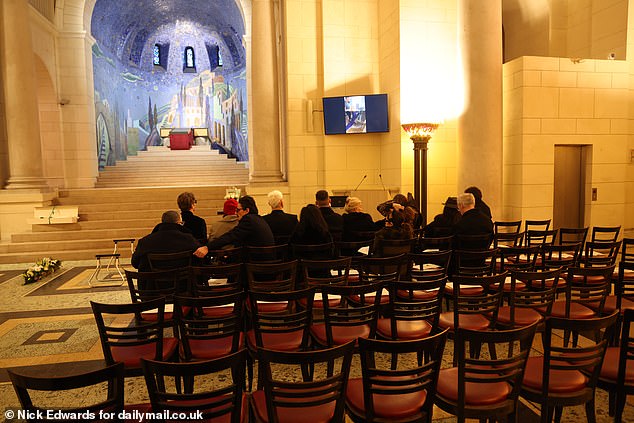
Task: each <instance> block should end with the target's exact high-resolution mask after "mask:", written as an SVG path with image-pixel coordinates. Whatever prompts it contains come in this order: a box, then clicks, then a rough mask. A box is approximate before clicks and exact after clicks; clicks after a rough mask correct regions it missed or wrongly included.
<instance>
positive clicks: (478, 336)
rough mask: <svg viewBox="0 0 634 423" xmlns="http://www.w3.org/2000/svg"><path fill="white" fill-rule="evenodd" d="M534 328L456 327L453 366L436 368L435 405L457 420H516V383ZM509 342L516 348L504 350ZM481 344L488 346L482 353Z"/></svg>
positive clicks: (517, 386)
mask: <svg viewBox="0 0 634 423" xmlns="http://www.w3.org/2000/svg"><path fill="white" fill-rule="evenodd" d="M535 327H536V325H534V324H533V325H531V326H527V327H523V328H518V329H510V330H503V331H484V332H483V331H478V330H467V329H458V330H457V331H456V340H455V343H454V349H455V352H454V354H455V357H454V362H457V366H454V367H451V368H448V369H443V370H441V371H440V375H439V378H438V387H437V389H436V400H435V403H436V405H437V406H438V407H439V408H441V409H442V410H444V411H446V412H448V413H451V414H453V415H455V416H457V418H458V419H457V420H458V421H459V422H464V421H465V419H466V418H469V419H480V420H481V421H482V420H485V419H490V420H491V421H509V422H514V421H516V413H517V408H518V399H519V393H520V382H521V380H522V377H523V375H524V369H525V366H526V360H527V358H528V354H529V352H530V350H531V345H532V343H533V337H534V336H535ZM509 342H512V343H517V344H519V348H515V349H513V350H508V348H507V344H508V343H509ZM484 344H487V345H488V351H487V353H486V354H485V351H484V350H483V349H482V346H483V345H484ZM498 350H499V351H498ZM502 351H508V353H503V352H502ZM498 357H499V358H498Z"/></svg>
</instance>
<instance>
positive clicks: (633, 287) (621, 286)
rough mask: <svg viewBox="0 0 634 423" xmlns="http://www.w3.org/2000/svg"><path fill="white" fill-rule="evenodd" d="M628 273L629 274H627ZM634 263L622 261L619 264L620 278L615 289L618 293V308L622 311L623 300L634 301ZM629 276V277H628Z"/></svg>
mask: <svg viewBox="0 0 634 423" xmlns="http://www.w3.org/2000/svg"><path fill="white" fill-rule="evenodd" d="M626 272H627V273H626ZM632 274H634V262H629V261H622V262H620V263H619V276H618V279H617V281H616V285H615V287H614V291H615V293H616V308H618V309H621V304H622V302H623V299H627V300H629V301H634V278H632V277H631V275H632ZM626 275H628V276H629V277H626Z"/></svg>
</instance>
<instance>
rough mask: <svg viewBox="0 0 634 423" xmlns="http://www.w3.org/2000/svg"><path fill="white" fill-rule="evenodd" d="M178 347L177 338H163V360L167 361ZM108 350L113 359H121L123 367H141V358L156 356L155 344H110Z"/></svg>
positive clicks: (153, 357)
mask: <svg viewBox="0 0 634 423" xmlns="http://www.w3.org/2000/svg"><path fill="white" fill-rule="evenodd" d="M176 348H178V340H177V339H176V338H163V357H162V358H163V361H167V360H168V359H169V358H170V357H171V356H172V355H174V353H175V352H176ZM110 351H111V353H112V358H113V359H114V361H122V362H123V364H124V366H125V367H128V368H139V367H141V359H142V358H147V359H150V360H154V359H155V358H156V344H155V343H151V344H143V345H135V346H128V347H124V346H116V345H111V346H110Z"/></svg>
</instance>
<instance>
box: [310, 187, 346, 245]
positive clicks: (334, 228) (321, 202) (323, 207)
mask: <svg viewBox="0 0 634 423" xmlns="http://www.w3.org/2000/svg"><path fill="white" fill-rule="evenodd" d="M315 205H317V207H319V211H321V214H322V216H324V220H325V221H326V223H327V224H328V230H329V231H330V234H331V235H332V238H333V239H334V240H335V241H340V240H341V236H342V234H343V217H342V216H341V215H340V214H339V213H337V212H335V211H334V210H333V209H332V207H330V195H328V191H326V190H324V189H322V190H319V191H317V193H316V194H315Z"/></svg>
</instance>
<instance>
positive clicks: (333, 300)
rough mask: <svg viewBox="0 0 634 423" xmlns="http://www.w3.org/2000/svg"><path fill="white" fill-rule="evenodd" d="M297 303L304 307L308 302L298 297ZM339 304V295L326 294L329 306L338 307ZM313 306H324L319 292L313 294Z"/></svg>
mask: <svg viewBox="0 0 634 423" xmlns="http://www.w3.org/2000/svg"><path fill="white" fill-rule="evenodd" d="M299 303H300V304H301V305H303V306H304V307H306V304H307V303H308V302H307V301H306V299H305V298H300V300H299ZM339 304H341V297H339V296H338V295H337V296H333V295H330V296H328V306H330V307H338V306H339ZM313 308H324V300H323V297H322V295H321V294H319V293H317V294H315V299H314V300H313Z"/></svg>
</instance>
